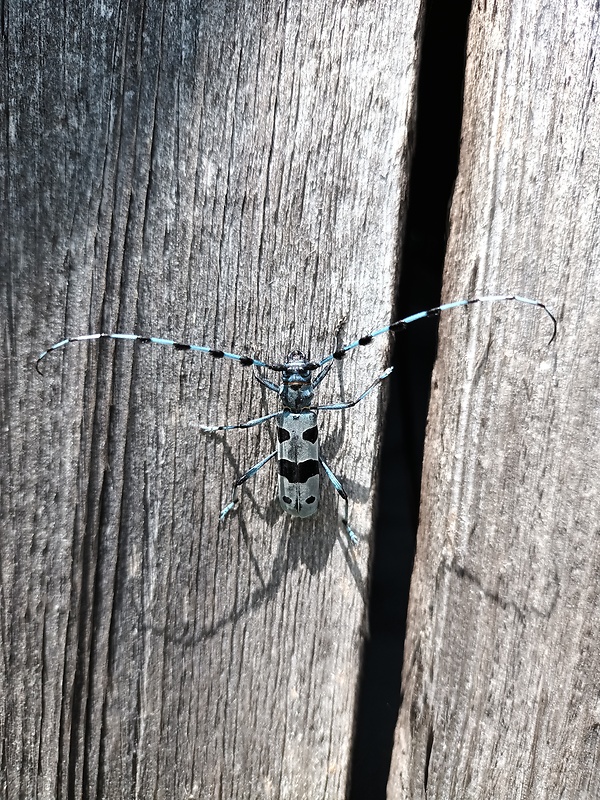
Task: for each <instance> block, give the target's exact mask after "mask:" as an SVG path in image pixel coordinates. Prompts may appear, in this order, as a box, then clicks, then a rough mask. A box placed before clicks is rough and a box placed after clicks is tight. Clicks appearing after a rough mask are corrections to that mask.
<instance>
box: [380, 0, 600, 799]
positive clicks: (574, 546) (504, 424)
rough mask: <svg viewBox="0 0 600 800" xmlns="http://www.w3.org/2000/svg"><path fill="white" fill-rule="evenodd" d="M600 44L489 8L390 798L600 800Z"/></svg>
mask: <svg viewBox="0 0 600 800" xmlns="http://www.w3.org/2000/svg"><path fill="white" fill-rule="evenodd" d="M599 34H600V18H599V11H598V5H597V3H595V2H591V0H585V2H580V3H562V4H558V5H557V4H547V3H537V2H535V3H530V2H512V1H511V0H503V1H501V2H498V3H493V4H492V3H475V4H474V6H473V11H472V18H471V23H470V31H469V44H468V55H467V73H466V88H465V105H464V120H463V133H462V143H461V161H460V173H459V176H458V181H457V184H456V189H455V193H454V198H453V203H452V210H451V230H450V239H449V247H448V253H447V262H446V274H445V288H444V299H445V300H451V299H454V298H455V297H460V296H465V295H466V296H471V295H475V294H478V293H482V292H485V293H489V292H496V291H500V292H504V291H507V290H508V291H515V292H517V293H519V294H523V295H529V296H533V297H538V298H540V299H543V300H545V301H547V302H548V303H549V304H550V305H551V306H552V307H553V309H554V311H555V312H556V314H557V316H558V319H559V333H558V337H557V340H556V341H555V343H553V344H552V345H551V346H548V345H547V342H548V338H549V336H550V334H551V325H550V324H549V321H548V319H547V318H546V317H545V315H544V313H543V312H542V311H538V310H535V309H528V308H526V307H521V306H516V305H509V304H504V305H497V306H493V307H489V308H483V307H481V308H473V309H471V310H470V311H469V313H460V312H459V313H456V312H453V313H451V314H448V315H447V316H446V317H444V318H443V319H442V320H441V325H440V347H439V354H438V361H437V365H436V368H435V373H434V377H433V384H432V399H431V407H430V414H429V421H428V433H427V444H426V457H425V465H424V479H423V487H422V507H421V520H420V530H419V537H418V545H417V555H416V562H415V569H414V573H413V580H412V586H411V598H410V611H409V620H408V632H407V639H406V650H405V662H404V672H403V681H404V684H403V686H404V695H403V703H402V708H401V713H400V718H399V722H398V726H397V732H396V743H395V751H394V757H393V764H392V771H391V777H390V780H389V785H388V797H389V798H390V800H421V799H422V798H425V797H426V798H427V800H442V799H443V800H481V798H493V799H494V800H504V798H506V800H517V798H518V799H519V800H521V799H524V798H527V799H528V800H529V799H530V798H531V800H556V798H558V797H560V798H563V799H564V800H592V799H593V798H597V797H599V796H600V703H599V698H600V527H599V520H600V494H599V479H600V444H599V442H600V414H599V410H598V386H599V370H600V358H599V355H600V315H599V314H598V298H599V297H600V268H599V264H600V181H599V178H600V114H599V112H598V85H599V81H600V71H599V70H600V67H599V63H600V58H599V56H600V53H599V44H600V38H599Z"/></svg>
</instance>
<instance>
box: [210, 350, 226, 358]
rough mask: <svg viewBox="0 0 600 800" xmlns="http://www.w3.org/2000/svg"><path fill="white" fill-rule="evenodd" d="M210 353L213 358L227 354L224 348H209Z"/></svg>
mask: <svg viewBox="0 0 600 800" xmlns="http://www.w3.org/2000/svg"><path fill="white" fill-rule="evenodd" d="M208 355H209V356H212V357H213V358H223V356H224V355H225V354H224V353H223V351H222V350H209V351H208Z"/></svg>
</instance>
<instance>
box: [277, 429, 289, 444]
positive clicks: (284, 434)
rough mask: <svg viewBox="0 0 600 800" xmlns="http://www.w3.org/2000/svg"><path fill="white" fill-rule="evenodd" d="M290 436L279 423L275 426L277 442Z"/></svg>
mask: <svg viewBox="0 0 600 800" xmlns="http://www.w3.org/2000/svg"><path fill="white" fill-rule="evenodd" d="M290 438H291V434H290V432H289V431H288V430H286V429H285V428H282V427H281V426H280V425H278V426H277V441H278V442H287V440H288V439H290Z"/></svg>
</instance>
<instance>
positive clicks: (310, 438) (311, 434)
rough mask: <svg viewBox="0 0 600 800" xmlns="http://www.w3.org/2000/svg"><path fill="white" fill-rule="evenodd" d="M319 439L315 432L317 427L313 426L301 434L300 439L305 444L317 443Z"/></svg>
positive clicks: (317, 432)
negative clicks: (305, 442)
mask: <svg viewBox="0 0 600 800" xmlns="http://www.w3.org/2000/svg"><path fill="white" fill-rule="evenodd" d="M318 437H319V431H318V430H317V426H316V425H313V427H312V428H307V429H306V430H305V431H303V433H302V438H303V439H304V440H305V441H307V442H312V443H313V444H314V443H315V442H316V441H317V439H318Z"/></svg>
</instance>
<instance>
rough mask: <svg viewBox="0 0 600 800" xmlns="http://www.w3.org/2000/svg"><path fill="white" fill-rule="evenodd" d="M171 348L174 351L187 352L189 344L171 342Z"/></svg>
mask: <svg viewBox="0 0 600 800" xmlns="http://www.w3.org/2000/svg"><path fill="white" fill-rule="evenodd" d="M173 347H174V348H175V350H189V349H190V345H189V344H183V342H173Z"/></svg>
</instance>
